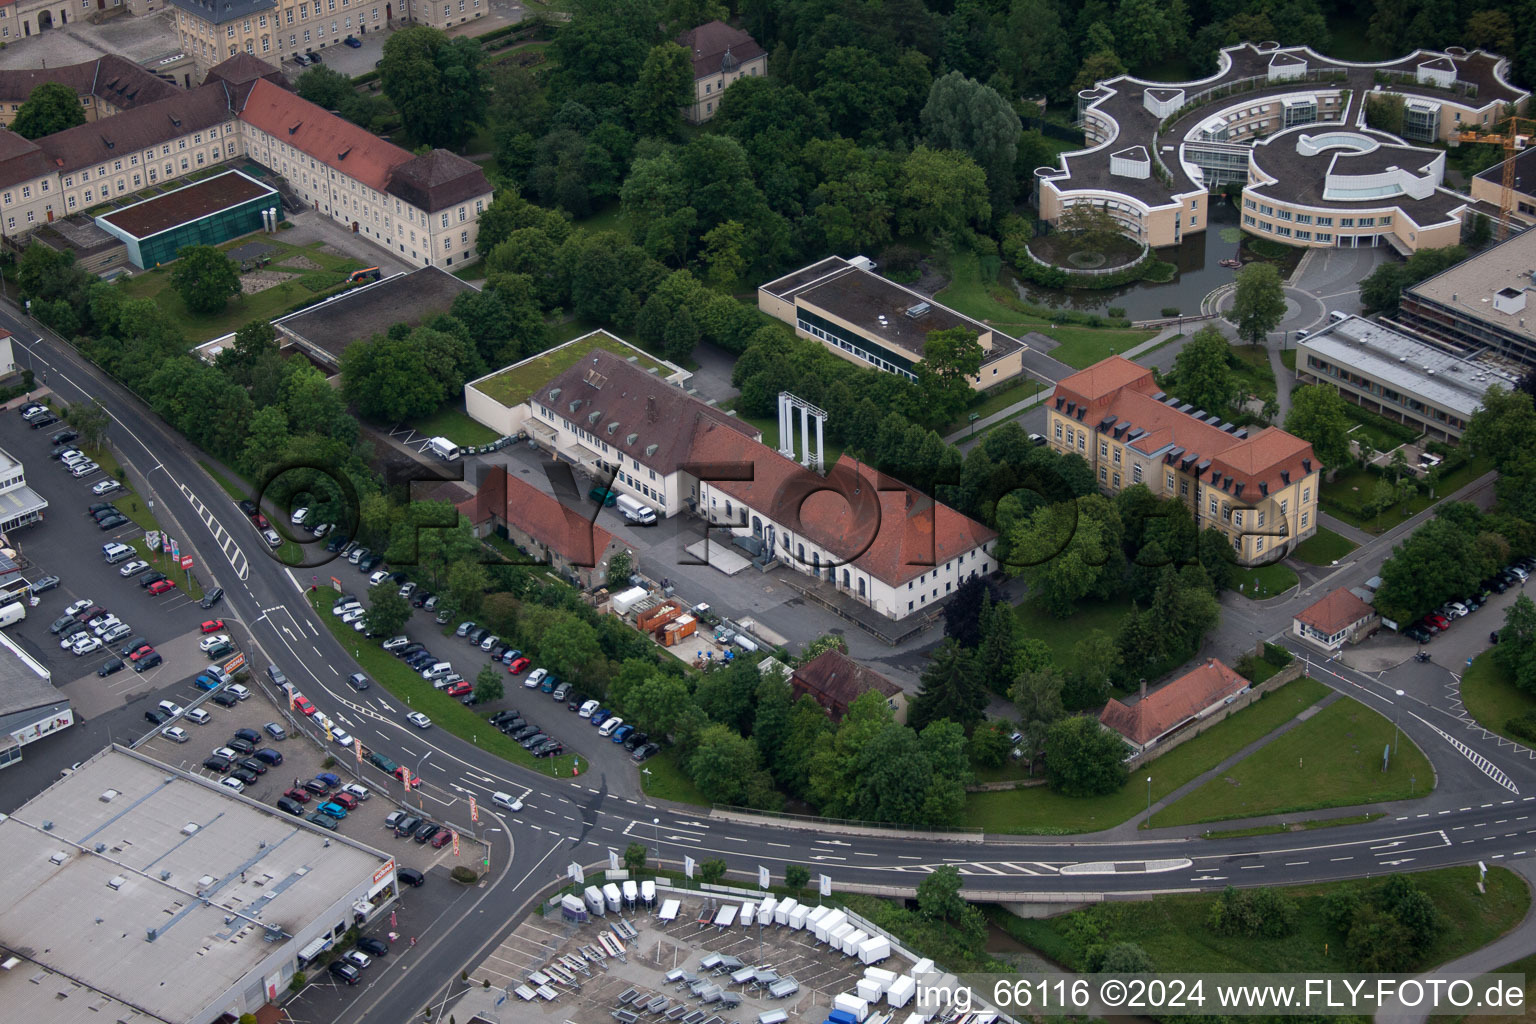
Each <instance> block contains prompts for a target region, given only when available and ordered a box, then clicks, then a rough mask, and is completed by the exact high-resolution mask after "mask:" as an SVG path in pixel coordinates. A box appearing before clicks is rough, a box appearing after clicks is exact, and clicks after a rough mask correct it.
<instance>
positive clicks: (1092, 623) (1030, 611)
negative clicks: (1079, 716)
mask: <svg viewBox="0 0 1536 1024" xmlns="http://www.w3.org/2000/svg"><path fill="white" fill-rule="evenodd" d="M1130 609H1131V602H1130V601H1129V600H1124V601H1103V602H1098V603H1085V604H1081V605H1079V606H1078V607H1077V610H1076V611H1075V612H1073V613H1072V614H1071V615H1070V616H1068V617H1067V618H1065V619H1060V618H1057V617H1056V616H1054V615H1052V614H1051V613H1050V612H1048V611H1045V610H1043V609H1041V608H1039V607H1037V606H1036V605H1035V604H1034V603H1033V602H1030V601H1025V602H1024V603H1023V604H1018V605H1015V606H1014V609H1013V613H1014V615H1015V616H1017V617H1018V620H1019V625H1020V626H1022V627H1023V635H1024V636H1027V637H1032V638H1034V639H1036V640H1040V641H1043V642H1044V643H1045V645H1046V646H1047V647H1049V648H1050V649H1051V661H1052V662H1053V663H1054V664H1055V665H1056V667H1057V668H1058V669H1060V670H1061V671H1063V672H1071V671H1073V670H1075V669H1076V668H1077V655H1076V653H1075V652H1074V651H1073V648H1074V647H1076V646H1077V642H1078V641H1079V640H1081V639H1083V638H1084V637H1086V636H1087V635H1088V634H1089V633H1091V632H1093V631H1094V630H1096V629H1102V630H1103V631H1104V632H1106V633H1108V634H1109V635H1110V636H1114V635H1115V630H1117V629H1119V628H1120V620H1121V619H1123V618H1124V617H1125V614H1126V612H1128V611H1130Z"/></svg>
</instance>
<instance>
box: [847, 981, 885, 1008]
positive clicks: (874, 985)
mask: <svg viewBox="0 0 1536 1024" xmlns="http://www.w3.org/2000/svg"><path fill="white" fill-rule="evenodd" d="M853 988H854V991H855V992H857V993H858V996H859V998H860V999H862V1000H864V1001H865V1002H866V1003H878V1002H879V1001H880V985H879V983H878V982H873V981H870V980H869V979H868V978H860V979H859V980H858V981H857V982H856V983H855V984H854V986H853Z"/></svg>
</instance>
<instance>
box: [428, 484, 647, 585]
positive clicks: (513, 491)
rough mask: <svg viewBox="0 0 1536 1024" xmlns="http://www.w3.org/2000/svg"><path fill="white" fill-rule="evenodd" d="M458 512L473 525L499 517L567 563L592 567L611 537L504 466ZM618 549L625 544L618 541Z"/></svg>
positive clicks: (611, 540) (575, 511)
mask: <svg viewBox="0 0 1536 1024" xmlns="http://www.w3.org/2000/svg"><path fill="white" fill-rule="evenodd" d="M458 509H459V511H460V512H462V513H463V514H464V515H466V516H468V517H469V520H470V522H472V523H475V524H476V525H478V524H480V523H483V522H485V521H486V520H487V519H489V518H491V517H492V516H493V515H494V516H500V517H501V518H502V519H504V520H506V522H507V523H508V524H510V525H512V526H515V527H517V528H518V529H519V530H522V531H523V532H524V533H526V534H528V536H530V537H532V538H533V539H534V540H536V541H538V542H539V543H541V544H543V545H545V546H546V547H548V548H549V549H550V550H551V551H554V552H556V553H558V554H559V555H560V556H561V557H563V558H564V559H565V560H566V561H567V562H570V563H572V564H575V565H578V566H593V565H596V564H597V563H598V562H600V561H602V557H603V553H604V552H605V551H607V550H608V548H609V546H610V545H612V544H613V542H614V540H615V537H614V535H613V534H611V533H609V532H608V531H607V530H605V529H604V528H603V527H601V526H598V525H597V524H596V523H594V522H593V521H592V519H591V516H590V514H588V513H586V512H584V511H578V510H576V509H573V508H570V507H568V506H566V505H565V504H563V503H562V502H560V501H559V500H558V499H556V498H553V497H551V496H550V495H548V494H545V493H544V492H543V491H541V490H539V489H538V488H537V487H534V486H533V485H532V484H530V483H528V482H526V481H524V480H521V479H519V478H518V477H515V476H511V475H509V474H508V473H507V470H506V467H505V466H494V467H492V468H491V469H490V471H489V472H487V473H486V475H485V479H483V480H482V481H481V482H480V489H479V490H478V491H476V492H475V496H474V497H473V498H472V499H470V500H468V501H465V502H462V503H460V504H459V506H458ZM620 544H621V546H622V547H625V548H629V547H630V546H629V545H628V544H624V543H623V542H622V541H621V542H620Z"/></svg>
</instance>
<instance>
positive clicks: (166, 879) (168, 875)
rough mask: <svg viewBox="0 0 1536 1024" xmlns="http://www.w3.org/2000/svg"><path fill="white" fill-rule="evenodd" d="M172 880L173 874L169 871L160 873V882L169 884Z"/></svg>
mask: <svg viewBox="0 0 1536 1024" xmlns="http://www.w3.org/2000/svg"><path fill="white" fill-rule="evenodd" d="M170 880H171V873H170V872H169V871H162V872H160V881H162V882H169V881H170Z"/></svg>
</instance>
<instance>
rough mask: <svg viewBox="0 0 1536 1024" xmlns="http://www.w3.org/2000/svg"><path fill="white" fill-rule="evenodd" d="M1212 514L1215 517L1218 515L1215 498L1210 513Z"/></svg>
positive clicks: (1212, 500)
mask: <svg viewBox="0 0 1536 1024" xmlns="http://www.w3.org/2000/svg"><path fill="white" fill-rule="evenodd" d="M1210 514H1211V515H1215V514H1216V499H1215V498H1212V499H1211V512H1210Z"/></svg>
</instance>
